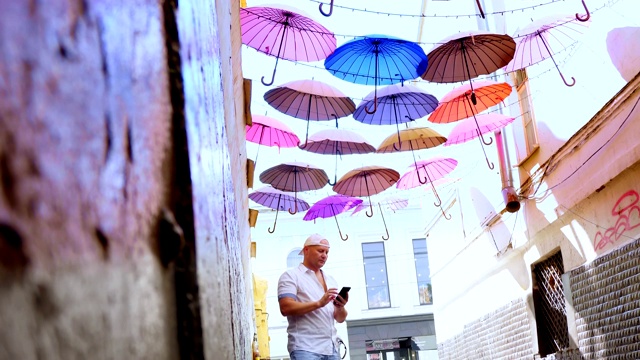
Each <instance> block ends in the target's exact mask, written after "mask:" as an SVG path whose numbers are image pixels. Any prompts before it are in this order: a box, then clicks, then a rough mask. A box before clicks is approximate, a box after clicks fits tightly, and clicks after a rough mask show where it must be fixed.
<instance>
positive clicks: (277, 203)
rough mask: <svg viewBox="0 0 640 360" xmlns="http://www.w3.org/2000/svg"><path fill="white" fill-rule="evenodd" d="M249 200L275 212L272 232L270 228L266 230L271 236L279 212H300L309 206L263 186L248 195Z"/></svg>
mask: <svg viewBox="0 0 640 360" xmlns="http://www.w3.org/2000/svg"><path fill="white" fill-rule="evenodd" d="M249 199H251V200H253V201H255V202H256V203H258V204H260V205H264V206H266V207H268V208H270V209H274V210H275V211H276V218H275V220H274V222H273V230H272V229H271V228H269V229H267V231H269V232H270V233H272V234H273V232H274V231H276V222H277V221H278V212H279V211H280V210H288V211H289V212H291V211H292V210H294V209H298V210H300V211H304V210H307V209H309V204H308V203H307V202H306V201H304V200H302V199H299V198H297V197H294V196H292V195H289V194H287V193H285V192H283V191H280V190H278V189H274V188H272V187H271V186H265V187H262V188H260V189H258V190H256V191H254V192H252V193H251V194H249Z"/></svg>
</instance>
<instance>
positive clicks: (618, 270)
mask: <svg viewBox="0 0 640 360" xmlns="http://www.w3.org/2000/svg"><path fill="white" fill-rule="evenodd" d="M569 274H570V280H571V290H572V292H573V306H574V309H575V317H576V327H577V331H578V347H579V349H580V352H581V353H582V355H583V357H584V359H588V360H590V359H604V358H607V359H639V358H640V240H636V241H635V242H633V243H631V244H628V245H625V246H623V247H621V248H619V249H616V250H614V251H612V252H610V253H609V254H606V255H603V256H601V257H599V258H598V259H596V260H595V261H593V262H592V263H590V264H588V265H585V266H582V267H580V268H577V269H575V270H573V271H571V272H570V273H569Z"/></svg>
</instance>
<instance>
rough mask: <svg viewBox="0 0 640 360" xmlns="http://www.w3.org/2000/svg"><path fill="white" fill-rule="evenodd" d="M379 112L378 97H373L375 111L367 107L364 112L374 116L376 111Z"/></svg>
mask: <svg viewBox="0 0 640 360" xmlns="http://www.w3.org/2000/svg"><path fill="white" fill-rule="evenodd" d="M377 110H378V95H377V94H376V95H375V96H374V97H373V110H369V108H367V107H366V106H365V107H364V111H365V112H366V113H367V114H374V113H375V112H376V111H377Z"/></svg>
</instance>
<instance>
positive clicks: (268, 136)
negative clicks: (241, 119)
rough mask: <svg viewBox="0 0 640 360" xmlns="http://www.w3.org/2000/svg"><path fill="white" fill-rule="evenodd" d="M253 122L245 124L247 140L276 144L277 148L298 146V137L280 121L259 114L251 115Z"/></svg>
mask: <svg viewBox="0 0 640 360" xmlns="http://www.w3.org/2000/svg"><path fill="white" fill-rule="evenodd" d="M251 117H252V119H253V124H251V125H247V126H246V131H247V134H246V136H245V138H246V139H247V141H250V142H252V143H256V144H258V152H260V145H266V146H277V147H278V148H281V147H283V148H290V147H294V146H298V144H299V143H300V139H298V136H296V134H295V133H294V132H293V130H291V129H290V128H289V127H288V126H287V125H285V124H283V123H281V122H280V121H278V120H276V119H274V118H270V117H267V116H261V115H252V116H251ZM258 152H257V153H256V160H255V161H256V163H257V162H258Z"/></svg>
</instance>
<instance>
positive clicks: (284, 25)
mask: <svg viewBox="0 0 640 360" xmlns="http://www.w3.org/2000/svg"><path fill="white" fill-rule="evenodd" d="M278 6H279V8H273V7H247V8H241V9H240V27H241V31H242V43H243V44H245V45H248V46H250V47H252V48H254V49H256V50H258V51H260V52H262V53H265V54H267V55H271V56H275V57H276V65H275V67H274V68H273V76H272V77H271V82H269V83H267V82H265V81H264V76H263V77H262V83H263V84H264V85H265V86H269V85H271V84H273V80H274V79H275V76H276V68H277V67H278V60H279V59H287V60H293V61H318V60H322V59H325V58H326V57H327V56H329V54H331V53H332V52H333V51H334V50H335V49H336V38H335V36H334V35H333V33H331V32H330V31H329V30H328V29H327V28H325V27H324V26H322V25H320V24H319V23H317V22H316V21H314V20H312V19H311V18H310V17H308V16H305V15H302V13H301V12H300V11H299V10H298V9H294V8H284V7H283V6H280V5H278Z"/></svg>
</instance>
